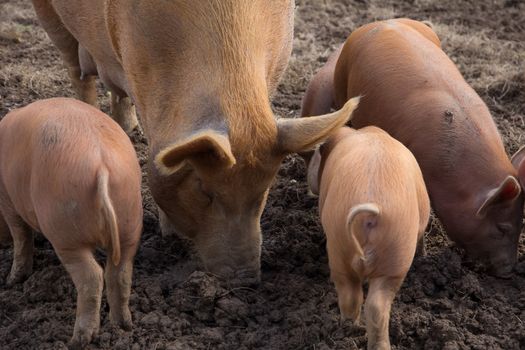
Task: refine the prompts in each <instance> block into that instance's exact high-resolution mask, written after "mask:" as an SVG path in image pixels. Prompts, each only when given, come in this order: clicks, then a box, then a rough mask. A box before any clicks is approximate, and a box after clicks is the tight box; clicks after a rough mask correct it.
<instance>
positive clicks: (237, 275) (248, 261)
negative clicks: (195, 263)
mask: <svg viewBox="0 0 525 350" xmlns="http://www.w3.org/2000/svg"><path fill="white" fill-rule="evenodd" d="M250 236H251V235H235V234H234V235H231V236H230V237H229V239H228V238H227V237H224V236H223V240H222V241H221V242H220V244H219V242H216V243H215V244H211V245H210V242H207V243H206V244H204V245H198V246H197V248H198V251H199V255H200V256H201V259H202V261H203V263H204V267H205V268H206V270H208V271H209V272H211V273H212V274H214V275H216V276H217V277H219V278H221V279H222V280H223V281H224V282H225V283H227V284H228V285H236V286H254V285H258V284H259V282H260V279H261V276H260V268H261V263H260V256H261V248H260V247H261V244H260V243H261V239H260V236H259V235H255V237H253V236H252V239H248V237H250ZM239 240H240V242H239ZM234 242H235V244H234ZM199 248H200V249H199ZM208 248H209V249H208Z"/></svg>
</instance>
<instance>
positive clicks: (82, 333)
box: [68, 329, 96, 350]
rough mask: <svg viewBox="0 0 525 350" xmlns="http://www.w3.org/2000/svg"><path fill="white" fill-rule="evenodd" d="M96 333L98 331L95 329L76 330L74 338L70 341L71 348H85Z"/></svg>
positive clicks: (74, 349) (76, 349)
mask: <svg viewBox="0 0 525 350" xmlns="http://www.w3.org/2000/svg"><path fill="white" fill-rule="evenodd" d="M95 335H96V331H95V330H93V329H83V330H79V331H78V332H75V334H74V335H73V338H71V341H70V342H69V346H68V348H69V349H73V350H78V349H84V348H85V347H86V346H87V345H88V344H89V343H91V340H92V339H93V337H94V336H95Z"/></svg>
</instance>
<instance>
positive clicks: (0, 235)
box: [0, 213, 12, 246]
mask: <svg viewBox="0 0 525 350" xmlns="http://www.w3.org/2000/svg"><path fill="white" fill-rule="evenodd" d="M11 240H12V238H11V232H9V226H7V223H6V222H5V220H4V216H3V215H2V213H0V246H1V245H3V244H7V243H8V242H10V241H11Z"/></svg>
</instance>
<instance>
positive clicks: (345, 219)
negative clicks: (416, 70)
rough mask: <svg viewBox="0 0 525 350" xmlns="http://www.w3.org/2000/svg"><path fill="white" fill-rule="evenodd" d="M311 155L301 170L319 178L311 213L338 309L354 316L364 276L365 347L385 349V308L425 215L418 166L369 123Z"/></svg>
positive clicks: (425, 197) (427, 209)
mask: <svg viewBox="0 0 525 350" xmlns="http://www.w3.org/2000/svg"><path fill="white" fill-rule="evenodd" d="M318 152H319V155H320V157H321V159H322V161H321V165H320V167H319V168H318V169H317V170H316V169H314V167H312V168H311V169H310V170H309V171H313V172H315V174H318V176H319V177H318V178H317V182H318V186H319V211H320V214H321V222H322V225H323V228H324V230H325V233H326V236H327V251H328V261H329V265H330V272H331V278H332V280H333V282H334V284H335V286H336V290H337V295H338V300H339V308H340V310H341V314H342V316H343V318H350V319H353V320H355V321H357V320H358V319H359V315H360V310H361V305H362V303H363V286H362V284H363V283H364V281H365V280H367V279H368V280H369V290H368V296H367V301H366V303H365V316H366V325H367V334H368V339H369V340H368V348H369V349H387V348H389V344H390V342H389V338H388V322H389V318H390V306H391V304H392V301H393V299H394V297H395V294H396V292H397V290H398V289H399V287H400V286H401V283H402V282H403V280H404V278H405V276H406V274H407V272H408V269H409V268H410V265H411V263H412V259H413V257H414V253H415V251H416V245H417V242H418V239H419V240H421V241H420V242H421V243H423V242H422V239H423V234H424V231H425V228H426V225H427V222H428V219H429V215H430V202H429V199H428V194H427V192H426V188H425V183H424V181H423V177H422V174H421V170H420V169H419V166H418V164H417V162H416V160H415V158H414V156H413V155H412V154H411V153H410V151H409V150H408V149H406V148H405V147H404V146H403V145H402V144H401V143H399V142H398V141H396V140H394V139H393V138H391V137H390V136H389V135H388V134H387V133H386V132H384V131H382V130H380V129H378V128H376V127H373V126H370V127H365V128H363V129H360V130H357V131H356V130H352V129H349V128H342V129H340V130H339V131H338V132H337V133H336V134H335V135H334V136H333V137H331V138H330V139H328V141H327V143H326V144H325V145H323V146H321V148H320V150H319V151H318ZM315 174H313V175H312V177H311V179H312V180H315V177H316V175H315ZM309 175H310V174H309Z"/></svg>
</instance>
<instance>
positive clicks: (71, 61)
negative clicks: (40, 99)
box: [33, 0, 97, 106]
mask: <svg viewBox="0 0 525 350" xmlns="http://www.w3.org/2000/svg"><path fill="white" fill-rule="evenodd" d="M51 3H52V2H51V1H37V0H33V5H34V8H35V11H36V13H37V15H38V18H39V19H40V23H41V25H42V27H44V29H45V30H46V32H47V34H48V35H49V38H50V39H51V41H53V43H54V44H55V45H56V47H57V48H58V50H59V51H60V54H61V55H62V59H63V60H64V62H65V63H66V66H67V69H68V74H69V78H70V79H71V83H72V85H73V89H74V90H75V92H76V93H77V96H78V98H79V100H81V101H84V102H86V103H89V104H91V105H93V106H96V105H97V89H96V86H95V77H94V76H84V77H82V79H81V75H82V71H81V69H80V62H79V57H78V55H79V50H78V49H79V47H78V41H77V40H76V39H75V38H74V37H73V35H71V33H70V32H69V31H68V30H67V29H66V27H65V26H64V24H63V23H62V21H61V20H60V17H59V16H58V15H57V13H56V12H55V10H54V9H53V6H52V5H51Z"/></svg>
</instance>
